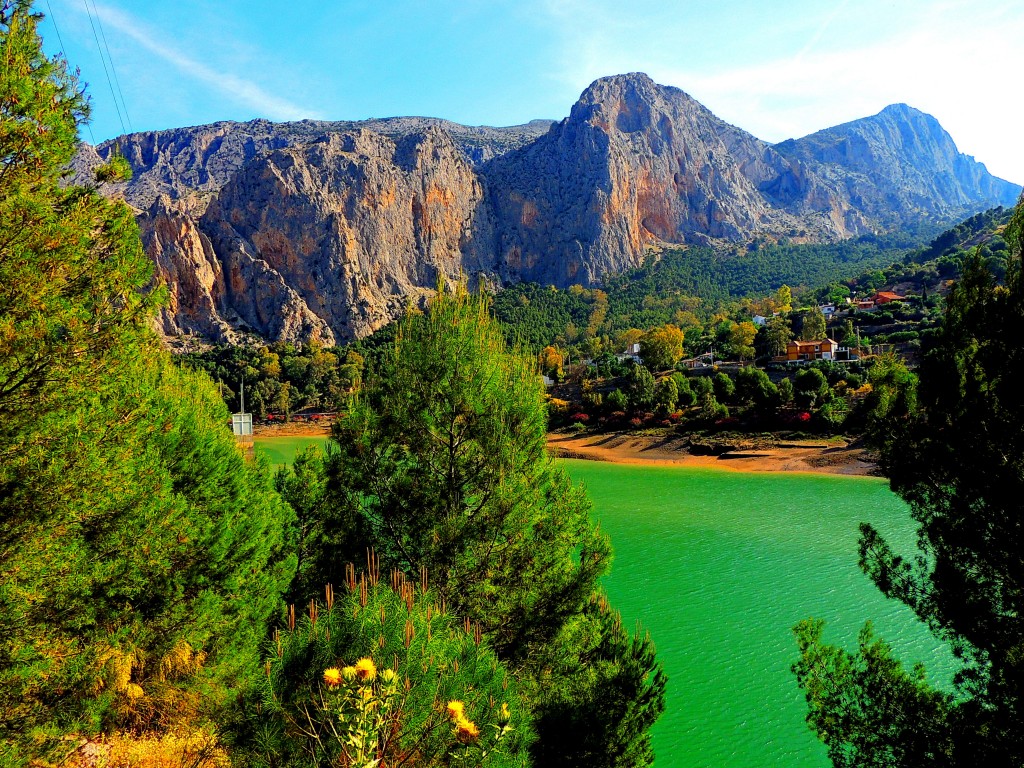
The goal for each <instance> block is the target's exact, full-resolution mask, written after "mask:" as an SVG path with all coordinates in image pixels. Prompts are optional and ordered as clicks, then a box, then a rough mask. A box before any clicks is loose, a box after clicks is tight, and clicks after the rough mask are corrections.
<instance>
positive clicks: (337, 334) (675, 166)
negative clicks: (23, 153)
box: [76, 72, 1019, 342]
mask: <svg viewBox="0 0 1024 768" xmlns="http://www.w3.org/2000/svg"><path fill="white" fill-rule="evenodd" d="M119 144H120V146H121V151H122V152H123V153H124V155H125V157H126V158H127V159H128V161H129V162H130V163H131V165H132V167H133V170H134V171H135V177H134V178H133V180H132V181H131V182H129V184H127V185H125V186H123V187H122V188H121V189H120V190H118V193H119V194H122V195H123V196H124V198H125V199H126V200H128V201H129V202H131V203H132V204H133V205H135V206H136V207H137V208H138V209H139V210H140V211H141V213H140V215H139V224H140V227H141V229H142V232H143V236H144V240H145V243H146V248H147V252H148V253H150V255H151V256H152V257H153V259H154V261H155V262H156V265H157V273H158V275H159V278H160V279H161V280H163V281H164V282H165V283H167V285H168V287H169V289H170V293H171V297H172V301H171V304H170V305H169V307H168V309H167V311H166V312H165V313H164V316H163V317H162V318H161V322H162V326H163V328H164V330H165V331H166V332H167V333H168V334H171V335H173V334H180V333H183V332H188V331H194V332H196V333H200V334H202V335H204V336H207V337H213V338H221V339H230V338H231V337H232V334H234V333H236V332H237V331H239V330H252V331H255V332H257V333H260V334H263V335H265V336H268V337H271V338H280V339H290V340H295V339H303V338H309V337H313V338H320V339H321V340H324V341H327V342H330V341H332V340H333V341H340V340H343V339H348V338H352V337H354V336H361V335H364V334H366V333H368V332H370V331H372V330H374V329H375V328H377V327H379V326H381V325H383V324H384V323H386V322H387V321H388V320H390V319H392V318H394V317H395V316H396V315H397V314H398V313H400V312H401V311H402V308H403V307H405V306H406V305H407V304H408V302H409V301H410V300H413V299H415V298H416V297H419V296H422V295H423V294H424V293H425V292H429V290H430V289H431V288H433V287H434V286H436V285H437V281H438V280H439V279H444V278H450V279H458V278H459V276H460V275H469V276H470V277H471V279H474V280H475V279H480V280H483V281H486V282H487V283H488V284H490V285H500V284H502V283H508V282H517V281H521V280H536V281H539V282H545V283H551V284H555V285H559V286H567V285H570V284H584V285H594V284H599V283H601V282H602V280H604V279H605V277H606V276H607V275H609V274H615V273H617V272H621V271H622V270H624V269H627V268H629V267H631V266H635V265H637V264H639V263H640V262H641V261H642V260H643V259H644V257H645V255H646V252H647V249H648V247H650V246H654V247H658V246H661V245H664V244H710V245H716V246H718V245H728V246H729V247H731V248H734V247H735V246H736V245H737V244H742V243H748V242H750V241H751V240H753V239H755V238H758V239H764V238H767V239H781V238H787V239H789V240H790V241H794V242H814V241H824V240H836V239H840V238H844V237H850V236H854V235H858V234H863V233H866V232H876V231H879V230H884V229H886V228H891V227H896V226H900V225H902V224H905V223H906V224H917V223H920V222H921V221H922V220H936V219H947V220H948V219H952V218H953V217H955V216H957V215H960V214H964V215H969V214H970V213H974V212H977V211H978V210H982V209H984V208H986V207H991V206H992V205H996V204H1004V205H1005V204H1012V203H1013V202H1014V201H1015V200H1016V197H1017V195H1018V193H1019V188H1018V187H1015V186H1014V185H1011V184H1008V183H1007V182H1004V181H1002V180H1000V179H995V178H994V177H992V176H991V175H990V174H988V173H987V171H985V169H984V166H982V165H981V164H979V163H976V162H974V160H973V159H972V158H969V157H967V156H965V155H961V154H960V153H959V151H958V150H957V149H956V145H955V144H954V143H953V141H952V139H951V138H950V137H949V135H948V134H947V133H946V132H945V131H944V130H943V129H942V126H941V125H939V123H938V121H937V120H935V118H934V117H932V116H930V115H927V114H925V113H924V112H921V111H919V110H917V109H914V108H913V107H910V106H908V105H906V104H893V105H890V106H888V107H886V108H885V109H883V110H882V111H881V112H879V113H878V114H876V115H873V116H871V117H866V118H863V119H860V120H854V121H851V122H849V123H845V124H843V125H841V126H836V127H835V128H830V129H826V130H823V131H819V132H817V133H814V134H811V135H810V136H805V137H803V138H802V139H792V140H789V141H786V142H782V143H781V144H777V145H774V146H773V145H771V144H768V143H766V142H764V141H762V140H760V139H758V138H756V137H754V136H752V135H751V134H749V133H747V132H746V131H744V130H743V129H741V128H739V127H736V126H734V125H730V124H729V123H726V122H725V121H724V120H721V119H720V118H718V117H716V116H715V115H714V114H713V113H712V112H711V111H710V110H708V109H707V108H706V107H704V106H703V105H702V104H700V103H699V102H698V101H696V100H695V99H693V98H692V97H691V96H689V95H688V94H687V93H685V92H684V91H682V90H680V89H678V88H674V87H671V86H665V85H659V84H657V83H655V82H654V80H652V79H651V78H650V77H649V76H648V75H646V74H644V73H642V72H631V73H627V74H622V75H614V76H611V77H602V78H599V79H598V80H595V81H594V82H593V83H591V84H590V85H589V86H588V87H587V88H586V89H585V90H584V91H583V93H582V94H581V95H580V98H579V100H578V101H577V102H576V103H575V105H573V107H572V109H571V112H570V114H569V116H568V117H566V118H565V119H563V120H561V121H558V122H548V121H533V122H530V123H527V124H524V125H521V126H512V127H508V128H492V127H487V126H476V127H473V126H462V125H458V124H456V123H451V122H449V121H446V120H442V119H439V118H423V117H398V118H383V119H374V120H367V121H347V122H345V121H339V122H326V121H311V120H306V121H301V122H295V123H278V124H275V123H271V122H269V121H265V120H255V121H251V122H248V123H233V122H221V123H216V124H213V125H208V126H197V127H194V128H188V129H179V130H170V131H160V132H146V133H140V134H134V135H132V136H127V137H122V138H121V139H120V140H119ZM110 146H111V145H109V144H107V145H103V146H101V147H99V148H97V149H98V150H99V151H98V152H97V151H93V148H91V147H83V150H82V152H81V153H80V157H79V160H80V163H78V164H77V165H76V167H79V168H80V169H81V170H82V173H83V174H85V175H86V176H88V172H89V169H90V168H91V167H92V166H94V165H95V164H96V163H98V162H100V161H101V160H102V158H103V157H104V153H105V152H109V151H110ZM154 200H157V201H158V203H159V204H157V205H155V206H154V204H153V203H154Z"/></svg>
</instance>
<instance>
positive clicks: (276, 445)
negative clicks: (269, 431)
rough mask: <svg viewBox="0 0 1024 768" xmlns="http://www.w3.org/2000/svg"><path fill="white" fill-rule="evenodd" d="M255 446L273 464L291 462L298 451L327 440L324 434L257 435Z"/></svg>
mask: <svg viewBox="0 0 1024 768" xmlns="http://www.w3.org/2000/svg"><path fill="white" fill-rule="evenodd" d="M255 442H256V448H257V449H258V450H259V451H260V452H261V453H265V454H266V455H267V458H269V459H270V463H271V464H274V465H281V464H291V463H292V462H293V461H295V456H296V455H297V454H298V453H299V451H301V450H303V449H304V448H308V447H309V446H311V445H323V444H324V443H326V442H327V436H326V435H313V436H310V437H257V438H256V439H255Z"/></svg>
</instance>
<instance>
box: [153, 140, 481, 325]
mask: <svg viewBox="0 0 1024 768" xmlns="http://www.w3.org/2000/svg"><path fill="white" fill-rule="evenodd" d="M482 197H483V187H482V185H481V184H480V181H479V179H478V178H477V177H476V175H475V173H474V171H473V168H472V166H471V165H470V163H469V162H468V160H467V159H466V158H465V156H464V155H463V154H462V152H461V151H460V150H459V149H458V147H456V145H455V144H454V143H453V142H452V140H451V138H450V137H449V136H448V135H447V134H446V133H444V132H443V131H441V130H439V129H436V128H431V129H428V130H427V131H426V132H425V133H423V134H413V135H409V136H407V137H405V138H403V139H400V140H399V141H398V142H395V141H392V140H391V139H388V138H386V137H384V136H380V135H379V134H375V133H372V132H370V131H366V130H360V131H356V132H353V133H346V134H340V135H339V134H335V135H332V136H329V137H326V138H324V139H323V140H321V141H318V142H314V143H312V144H308V145H305V146H301V147H290V148H286V149H279V150H274V151H271V152H269V153H267V154H265V155H263V156H261V157H260V158H258V159H257V160H254V161H253V162H251V163H249V164H248V165H246V166H245V167H244V168H243V169H242V170H241V171H239V172H238V173H237V174H236V175H235V176H234V177H232V179H231V180H230V181H229V182H228V183H227V184H226V185H225V186H224V187H223V188H222V189H221V191H220V193H219V194H218V195H217V197H216V198H215V199H214V200H213V201H212V202H211V203H210V204H209V206H208V207H207V208H206V211H205V213H204V214H203V215H202V217H201V218H200V219H199V220H198V222H197V223H196V224H194V225H190V224H189V223H183V222H182V220H181V219H180V218H175V219H174V222H175V223H176V225H177V226H178V229H177V230H174V229H173V228H172V226H171V223H170V221H169V220H168V218H167V217H161V215H160V214H162V210H159V209H158V211H156V212H154V211H152V210H151V211H150V213H148V214H147V215H146V217H144V219H145V220H146V222H147V223H146V225H145V229H146V230H147V232H148V231H153V232H155V233H157V234H158V235H159V236H157V237H151V238H149V242H148V243H147V248H151V249H155V250H156V251H157V252H158V253H159V257H158V258H157V264H158V268H159V270H160V272H161V274H162V275H163V277H164V280H165V281H166V282H167V283H168V284H169V285H170V286H171V290H172V296H175V297H180V296H181V295H183V294H188V295H189V296H191V297H192V298H191V301H190V302H186V303H189V304H191V305H193V308H190V310H189V311H194V314H195V315H198V316H204V315H207V314H211V315H213V316H215V317H216V318H218V321H216V322H215V323H214V325H217V326H218V327H220V325H223V324H225V323H226V324H229V325H235V326H236V327H240V328H246V329H252V330H254V331H256V332H258V333H260V334H261V335H264V336H268V337H270V338H275V339H287V340H297V339H306V338H315V339H319V340H321V341H323V342H325V343H328V344H331V343H335V342H337V341H341V340H345V339H351V338H355V337H358V336H363V335H366V334H368V333H371V332H372V331H374V330H376V329H377V328H379V327H380V326H382V325H385V324H386V323H387V322H389V321H390V320H392V319H394V318H395V317H396V316H397V315H398V314H399V313H400V312H401V311H402V310H403V309H404V307H405V306H407V304H408V303H409V302H410V301H415V300H416V299H417V297H418V296H420V295H422V294H423V293H424V291H425V290H426V289H429V288H431V287H433V286H436V284H437V281H438V280H445V281H450V280H455V279H458V278H459V276H460V275H461V274H463V273H467V274H470V275H471V274H472V273H473V272H479V271H481V267H483V268H485V269H486V268H489V265H487V264H478V263H475V262H474V261H473V260H472V259H471V258H469V257H466V256H464V255H463V254H464V252H468V251H469V250H470V249H469V248H468V243H469V239H470V237H471V236H474V237H476V239H477V240H478V241H479V240H480V239H481V238H484V237H486V232H487V230H488V224H487V220H486V216H485V215H482V211H481V210H480V206H481V201H482ZM158 205H160V204H159V203H158ZM154 213H155V214H156V215H155V216H154ZM165 232H166V233H167V234H165ZM172 234H173V235H174V236H173V237H172V236H170V235H172ZM150 243H151V244H150ZM151 252H152V250H151ZM169 254H170V255H169ZM214 254H215V255H214ZM207 257H209V258H207ZM211 262H215V263H216V267H211V268H210V269H206V267H207V265H209V264H211ZM193 264H194V265H196V272H197V274H202V275H204V276H205V279H203V280H199V281H192V282H190V283H189V284H188V285H187V286H186V285H185V284H184V281H183V280H182V274H183V273H184V272H187V271H188V270H189V265H193ZM182 304H183V302H181V301H180V299H179V300H177V301H176V302H174V304H173V306H172V307H171V308H168V311H167V313H166V314H169V315H173V316H175V317H177V316H178V315H180V314H182V311H183V310H182ZM164 325H165V328H167V329H168V330H169V331H173V324H172V323H171V322H170V320H165V323H164ZM181 325H182V323H179V326H181ZM188 328H189V329H190V330H192V329H195V330H197V331H199V332H202V331H201V330H200V329H199V328H198V327H197V324H196V322H194V321H190V322H189V323H188Z"/></svg>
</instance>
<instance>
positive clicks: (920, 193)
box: [775, 104, 1020, 227]
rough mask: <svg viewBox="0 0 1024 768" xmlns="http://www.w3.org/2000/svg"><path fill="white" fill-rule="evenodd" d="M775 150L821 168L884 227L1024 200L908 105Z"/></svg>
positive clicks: (848, 198)
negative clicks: (960, 150)
mask: <svg viewBox="0 0 1024 768" xmlns="http://www.w3.org/2000/svg"><path fill="white" fill-rule="evenodd" d="M775 149H776V150H778V151H779V152H780V153H781V154H783V155H785V156H786V157H788V158H791V159H793V160H794V161H798V162H802V163H804V164H807V165H813V166H816V167H817V169H818V173H819V174H820V175H822V176H824V177H826V178H828V179H829V180H831V181H832V183H833V186H834V187H835V188H836V190H837V193H838V194H842V195H844V196H845V200H846V203H847V205H849V206H853V205H854V203H855V204H856V207H857V208H858V209H859V210H860V212H861V213H862V214H863V215H864V216H865V217H866V218H867V219H868V220H870V221H874V222H876V225H881V226H888V227H892V226H898V225H900V224H912V223H916V222H919V221H921V220H929V219H936V218H939V219H941V218H949V217H951V216H957V215H962V214H966V213H967V212H969V211H972V210H974V209H976V208H977V207H978V206H979V205H982V206H985V205H1012V204H1013V203H1014V202H1016V199H1017V196H1018V195H1019V194H1020V186H1018V185H1016V184H1011V183H1010V182H1008V181H1004V180H1003V179H999V178H996V177H995V176H992V175H991V174H990V173H989V172H988V169H987V168H985V166H984V164H982V163H979V162H977V161H976V160H975V159H974V158H973V157H971V156H969V155H964V154H961V153H960V152H959V150H957V147H956V144H954V143H953V139H952V137H950V135H949V134H948V133H946V131H945V130H944V129H943V128H942V126H941V125H940V124H939V121H938V120H936V119H935V118H934V117H932V116H931V115H927V114H925V113H924V112H920V111H918V110H916V109H914V108H913V107H908V106H907V105H906V104H892V105H890V106H888V107H886V108H885V109H883V110H882V111H881V112H879V113H878V114H877V115H874V116H872V117H866V118H863V119H861V120H854V121H852V122H849V123H844V124H843V125H838V126H836V127H834V128H826V129H825V130H823V131H818V132H817V133H813V134H811V135H810V136H805V137H804V138H802V139H790V140H789V141H784V142H782V143H780V144H777V145H775Z"/></svg>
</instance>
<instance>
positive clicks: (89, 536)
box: [0, 2, 294, 765]
mask: <svg viewBox="0 0 1024 768" xmlns="http://www.w3.org/2000/svg"><path fill="white" fill-rule="evenodd" d="M37 22H38V17H37V16H34V15H33V14H32V13H31V10H30V4H29V3H27V2H18V3H16V4H15V6H14V8H13V9H12V10H11V11H10V13H9V15H7V16H6V17H5V18H4V19H3V21H2V22H0V60H2V61H3V66H2V68H0V72H2V74H0V158H2V160H0V574H2V580H0V762H2V763H3V764H5V765H25V764H30V763H31V764H43V762H41V761H50V762H56V761H60V760H61V759H63V758H65V757H66V756H67V753H69V752H70V751H71V750H73V749H75V748H76V747H77V745H78V743H79V739H82V738H88V737H91V736H94V735H97V734H100V733H111V732H114V731H118V730H122V731H132V732H135V733H140V734H141V733H157V734H160V733H166V732H167V731H168V730H169V729H171V728H173V727H175V726H177V725H185V726H188V727H198V726H199V725H200V724H201V723H203V722H204V721H208V720H210V719H211V718H215V717H217V715H218V713H220V712H221V710H222V707H223V706H224V705H225V704H226V703H227V702H228V701H229V700H230V699H232V698H233V697H234V695H235V693H236V692H238V691H240V690H244V689H245V688H246V687H247V686H249V685H251V683H252V681H253V680H254V679H255V678H256V676H257V674H258V668H259V667H258V662H259V655H258V647H259V643H260V641H261V639H262V637H263V636H264V631H265V627H266V626H267V623H268V621H269V619H270V617H271V615H272V614H273V613H274V611H275V610H276V608H277V606H278V605H279V600H280V594H281V592H282V591H283V589H284V588H285V587H286V586H287V584H288V583H289V581H290V579H291V573H292V569H293V567H294V563H293V559H292V558H291V556H290V555H289V554H288V553H287V552H286V550H285V547H284V538H283V537H284V529H285V527H286V525H287V524H288V519H289V517H290V515H291V511H290V510H289V509H288V508H287V507H286V506H284V505H283V504H282V503H281V501H280V499H279V497H278V496H277V494H276V493H275V492H274V490H273V488H272V486H271V480H270V476H269V472H268V470H267V468H266V467H265V466H263V465H261V464H259V463H247V462H246V461H245V460H244V458H243V456H242V455H241V453H240V452H239V450H238V448H237V447H236V446H235V443H234V439H233V438H232V436H231V434H230V432H229V431H228V429H227V427H226V422H227V417H228V414H227V411H226V409H225V408H224V406H223V403H222V402H221V400H220V398H219V397H218V395H217V392H216V390H215V389H214V388H213V387H212V385H211V384H210V382H209V380H208V379H206V378H205V377H200V376H198V375H196V374H193V373H189V372H186V371H181V370H179V369H178V368H177V367H176V366H174V365H173V364H172V362H171V360H170V356H169V355H168V354H167V353H166V352H165V351H164V350H162V349H161V348H160V347H159V345H158V343H157V341H156V340H155V338H154V337H153V336H152V334H151V333H150V332H149V331H148V330H147V324H148V320H149V317H150V313H151V310H152V307H153V306H154V305H155V303H156V302H157V301H158V300H159V298H160V293H159V292H155V291H151V292H148V293H147V292H146V291H145V290H143V289H144V287H145V286H146V284H147V283H148V281H149V279H150V265H149V262H148V260H147V259H146V258H145V256H144V255H143V253H142V248H141V244H140V242H139V237H138V232H137V229H136V227H135V224H134V220H133V217H132V214H131V211H130V210H129V209H128V208H127V206H125V205H124V204H122V203H118V202H114V201H110V200H106V199H104V198H102V197H101V196H99V195H98V194H97V193H96V191H95V190H93V189H83V188H80V187H71V186H69V187H63V186H62V185H61V175H62V173H63V171H62V169H63V167H64V165H65V164H66V163H67V162H68V161H69V160H70V158H71V156H72V154H73V153H74V151H75V136H76V131H75V129H76V120H80V119H82V118H83V117H84V116H85V114H86V111H87V110H86V104H85V100H84V97H83V96H82V94H81V93H80V92H79V91H78V90H77V85H76V83H75V80H74V78H73V77H71V76H70V75H69V74H68V73H67V71H66V68H65V67H64V66H63V65H62V64H61V63H59V62H55V61H49V60H47V59H46V57H45V56H43V54H42V53H41V50H40V40H39V38H38V36H37V34H36V31H35V28H36V24H37ZM122 171H123V167H122V168H120V169H118V168H114V169H113V170H112V173H114V176H111V177H109V178H114V177H115V176H117V175H120V174H121V172H122Z"/></svg>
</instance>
